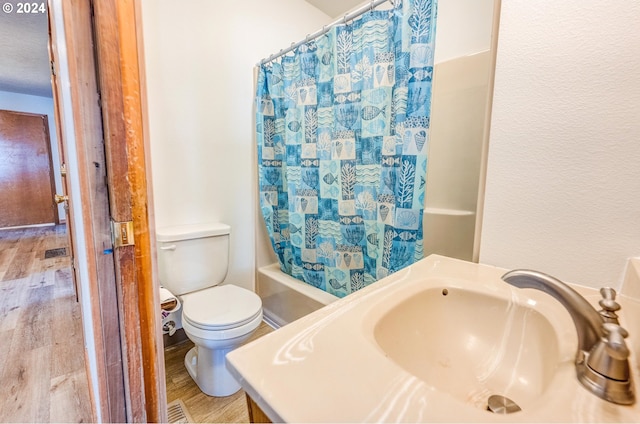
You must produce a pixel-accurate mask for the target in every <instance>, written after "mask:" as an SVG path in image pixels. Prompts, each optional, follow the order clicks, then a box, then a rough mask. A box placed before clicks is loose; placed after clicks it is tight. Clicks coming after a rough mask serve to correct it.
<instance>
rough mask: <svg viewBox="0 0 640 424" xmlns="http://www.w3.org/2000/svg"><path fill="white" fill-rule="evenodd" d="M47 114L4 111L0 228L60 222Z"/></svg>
mask: <svg viewBox="0 0 640 424" xmlns="http://www.w3.org/2000/svg"><path fill="white" fill-rule="evenodd" d="M49 143H50V140H49V127H48V124H47V116H46V115H34V114H31V113H22V112H13V111H8V110H0V158H2V160H0V228H4V227H21V226H29V225H39V224H56V223H57V222H58V208H57V207H56V206H55V203H54V201H53V194H54V190H55V186H54V182H53V174H52V172H51V168H52V162H51V148H50V145H49Z"/></svg>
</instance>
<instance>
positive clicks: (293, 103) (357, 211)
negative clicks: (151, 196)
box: [256, 0, 436, 297]
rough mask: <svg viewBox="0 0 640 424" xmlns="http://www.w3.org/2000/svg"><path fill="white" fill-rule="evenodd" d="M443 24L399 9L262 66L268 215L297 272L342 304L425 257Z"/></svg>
mask: <svg viewBox="0 0 640 424" xmlns="http://www.w3.org/2000/svg"><path fill="white" fill-rule="evenodd" d="M435 17H436V0H396V4H395V6H394V8H393V9H391V10H373V11H369V12H366V13H365V14H363V15H362V16H361V17H360V18H359V19H357V20H354V21H352V22H349V23H347V24H345V25H337V26H334V27H333V28H331V30H330V31H329V32H328V33H327V34H325V35H322V36H320V37H319V38H317V39H316V40H313V41H309V42H308V43H306V44H304V45H302V46H300V47H299V48H298V49H296V50H295V52H294V53H293V54H290V55H286V56H283V57H281V58H280V59H278V60H276V61H273V62H271V63H270V64H267V65H262V66H261V67H260V69H259V72H258V85H257V93H256V111H257V113H256V127H257V128H256V130H257V143H258V167H259V170H258V171H259V189H260V208H261V211H262V214H263V217H264V220H265V223H266V227H267V231H268V233H269V237H270V239H271V243H272V246H273V248H274V250H275V252H276V254H277V255H278V259H279V261H280V267H281V269H282V271H284V272H286V273H287V274H290V275H292V276H293V277H296V278H298V279H300V280H302V281H305V282H307V283H308V284H311V285H313V286H315V287H318V288H320V289H322V290H325V291H327V292H330V293H332V294H334V295H336V296H339V297H343V296H345V295H346V294H349V293H351V292H354V291H356V290H359V289H361V288H363V287H365V286H366V285H368V284H371V283H372V282H374V281H376V280H378V279H380V278H383V277H385V276H387V275H389V274H391V273H393V272H395V271H397V270H399V269H402V268H404V267H406V266H407V265H410V264H411V263H413V262H415V261H416V260H418V259H421V258H422V256H423V248H422V239H423V234H422V232H423V229H422V214H423V208H424V196H425V180H426V170H427V144H428V133H429V132H428V130H429V118H430V104H431V80H432V75H433V49H434V36H435Z"/></svg>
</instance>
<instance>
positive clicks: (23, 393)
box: [0, 226, 92, 422]
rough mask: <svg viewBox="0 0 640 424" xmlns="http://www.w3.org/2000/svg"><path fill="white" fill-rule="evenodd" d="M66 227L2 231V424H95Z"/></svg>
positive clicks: (0, 273)
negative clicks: (58, 252)
mask: <svg viewBox="0 0 640 424" xmlns="http://www.w3.org/2000/svg"><path fill="white" fill-rule="evenodd" d="M66 243H67V238H66V235H65V228H64V226H57V227H41V228H30V229H16V230H0V340H1V342H0V358H3V360H2V361H0V382H1V383H0V422H91V421H92V415H91V406H90V403H89V402H90V400H89V387H88V381H87V375H86V371H85V364H84V341H83V335H82V322H81V313H80V305H79V304H78V303H77V302H76V293H75V289H74V286H73V281H72V279H71V267H70V259H69V256H58V257H54V258H48V259H45V251H46V250H49V249H56V248H61V247H65V246H66Z"/></svg>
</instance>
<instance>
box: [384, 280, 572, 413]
mask: <svg viewBox="0 0 640 424" xmlns="http://www.w3.org/2000/svg"><path fill="white" fill-rule="evenodd" d="M532 303H534V302H532ZM373 334H374V338H375V341H376V342H377V344H378V345H379V346H380V348H381V349H382V350H383V351H384V352H385V354H386V355H388V356H389V358H390V359H391V360H393V361H394V362H395V363H397V364H398V365H399V366H401V367H402V368H404V369H405V370H407V371H408V372H410V373H411V374H413V375H415V376H416V377H418V378H419V379H421V380H423V381H424V382H426V383H427V384H429V385H431V386H432V387H434V388H435V389H436V390H439V391H442V392H445V393H448V394H450V395H451V396H453V397H454V398H456V399H457V400H458V401H460V402H463V403H470V404H473V405H475V406H477V407H479V408H481V409H486V407H487V400H488V398H489V396H491V395H496V394H497V395H501V396H506V397H508V398H509V399H511V400H512V401H514V402H515V403H516V404H517V405H518V406H519V407H520V408H522V409H526V408H528V407H529V406H530V405H531V404H532V403H533V402H534V401H535V400H536V399H537V398H539V397H540V396H541V395H542V394H543V393H544V392H545V390H546V389H547V387H548V386H549V384H550V383H551V381H552V379H553V377H554V374H555V372H556V370H557V369H558V367H559V364H560V363H561V362H562V358H561V357H560V354H559V349H558V334H557V333H556V331H555V329H554V327H553V326H552V325H551V323H550V322H549V321H548V320H547V319H546V318H545V317H544V316H543V315H542V314H540V313H539V312H538V311H536V310H535V309H533V308H532V307H531V305H529V304H526V303H525V304H521V303H518V302H517V301H512V300H511V299H507V298H504V297H497V296H494V295H487V294H483V293H479V292H475V291H469V290H465V289H461V288H450V287H448V286H447V285H446V284H437V285H436V287H434V288H429V289H426V290H423V291H421V292H418V293H416V294H414V295H413V296H411V297H410V298H408V299H405V300H402V301H400V302H399V303H397V304H396V305H395V306H393V308H392V309H390V310H389V311H388V312H386V313H385V314H384V315H383V316H381V317H380V319H379V320H378V322H377V323H376V325H375V327H374V329H373Z"/></svg>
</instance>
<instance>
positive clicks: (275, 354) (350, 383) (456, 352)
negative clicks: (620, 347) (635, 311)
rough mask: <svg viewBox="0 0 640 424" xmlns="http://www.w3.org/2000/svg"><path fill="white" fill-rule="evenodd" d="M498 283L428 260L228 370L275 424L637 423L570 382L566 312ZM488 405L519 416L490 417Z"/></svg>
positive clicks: (242, 353) (298, 324)
mask: <svg viewBox="0 0 640 424" xmlns="http://www.w3.org/2000/svg"><path fill="white" fill-rule="evenodd" d="M505 271H506V270H504V269H501V268H496V267H491V266H486V265H479V264H474V263H470V262H464V261H459V260H455V259H450V258H445V257H442V256H437V255H431V256H429V257H427V258H425V259H423V260H421V261H419V262H417V263H415V264H414V265H412V266H410V267H409V268H407V269H405V270H402V271H399V272H397V273H395V274H393V275H391V276H389V277H387V278H385V279H383V280H381V281H379V282H378V283H376V284H373V285H371V286H368V287H365V288H364V289H362V290H360V291H359V292H357V293H354V294H352V295H350V296H347V297H345V298H343V299H340V300H338V301H336V302H334V303H332V304H331V305H328V306H326V307H324V308H322V309H320V310H318V311H316V312H314V313H312V314H310V315H307V316H306V317H303V318H301V319H299V320H297V321H295V322H293V323H291V324H288V325H286V326H285V327H283V328H281V329H279V330H277V331H274V332H273V333H271V334H268V335H267V336H264V337H262V338H260V339H258V340H256V341H255V342H253V343H250V344H248V345H246V346H243V347H241V348H239V349H237V350H235V351H233V352H231V353H229V354H228V355H227V360H228V364H229V365H230V369H231V371H232V373H233V374H234V376H235V377H236V378H237V379H238V381H239V382H240V384H241V385H242V387H243V388H244V389H245V391H246V392H247V393H248V394H249V395H250V396H251V397H252V398H253V399H254V401H255V402H256V403H257V404H258V405H259V406H260V407H261V408H262V409H263V411H264V412H265V413H267V415H268V416H269V417H270V418H271V419H272V420H273V421H274V422H325V423H329V422H414V423H415V422H474V423H480V422H486V423H490V422H509V423H512V422H523V423H524V422H528V423H532V422H537V423H540V422H562V423H568V422H580V423H584V422H600V423H602V422H635V421H637V419H638V417H640V405H639V404H638V403H636V405H634V406H620V405H615V404H612V403H609V402H607V401H604V400H602V399H600V398H598V397H596V396H595V395H593V394H592V393H591V392H589V391H587V390H586V389H585V388H584V387H583V386H582V385H581V384H580V382H579V381H578V379H577V377H576V369H575V364H574V360H575V356H576V352H577V348H578V337H577V332H576V329H575V327H574V324H573V321H572V319H571V317H570V315H569V313H568V312H567V311H566V310H565V309H564V307H563V306H562V305H560V303H559V302H557V301H556V300H555V299H553V298H552V297H551V296H549V295H547V294H545V293H542V292H540V291H536V290H528V289H518V288H515V287H512V286H510V285H508V284H507V283H505V282H504V281H502V280H501V278H500V277H501V276H502V275H503V274H504V273H505ZM445 293H446V295H444V294H445ZM582 294H583V295H586V296H588V297H589V296H591V295H594V297H593V299H596V300H597V299H598V298H599V295H598V293H597V291H596V290H583V291H582ZM622 313H623V315H621V322H624V310H623V311H622ZM633 336H634V335H632V337H633ZM632 337H630V339H631V338H632ZM629 345H630V346H634V342H633V340H630V343H629ZM631 360H632V363H633V364H635V365H634V370H633V374H634V377H635V378H636V379H638V378H640V375H639V374H638V367H637V364H638V361H637V360H636V359H635V353H634V352H632V358H631ZM635 381H636V383H635V384H636V392H637V393H640V387H639V384H638V383H637V380H635ZM491 395H501V396H506V397H508V398H509V399H511V400H513V401H514V402H515V403H516V404H517V405H518V406H519V407H520V408H521V410H520V411H518V412H514V413H511V414H509V415H496V414H493V413H492V412H489V411H488V410H487V403H488V398H489V396H491Z"/></svg>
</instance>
